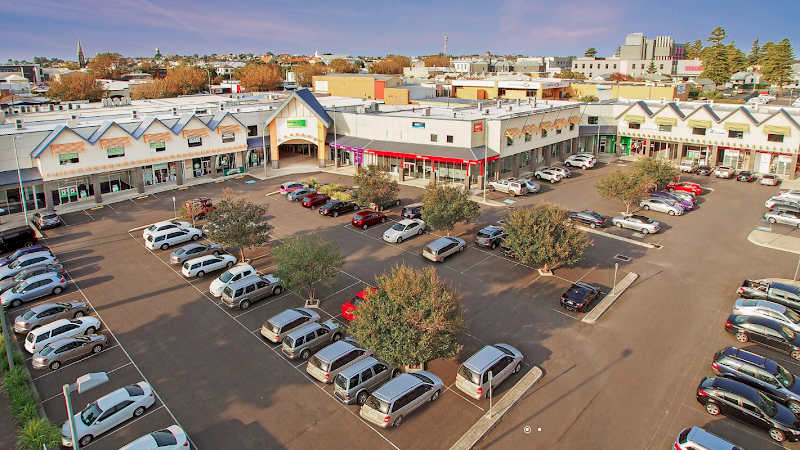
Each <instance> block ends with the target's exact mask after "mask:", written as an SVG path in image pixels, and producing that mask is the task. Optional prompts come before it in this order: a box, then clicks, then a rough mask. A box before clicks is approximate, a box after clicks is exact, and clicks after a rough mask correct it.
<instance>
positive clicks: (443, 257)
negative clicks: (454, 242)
mask: <svg viewBox="0 0 800 450" xmlns="http://www.w3.org/2000/svg"><path fill="white" fill-rule="evenodd" d="M445 258H447V256H442V259H440V260H439V262H440V263H443V262H444V260H445Z"/></svg>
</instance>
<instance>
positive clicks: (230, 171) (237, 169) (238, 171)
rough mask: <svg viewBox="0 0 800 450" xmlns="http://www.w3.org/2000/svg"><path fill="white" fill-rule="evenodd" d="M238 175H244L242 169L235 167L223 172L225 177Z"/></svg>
mask: <svg viewBox="0 0 800 450" xmlns="http://www.w3.org/2000/svg"><path fill="white" fill-rule="evenodd" d="M237 173H243V172H242V168H241V167H234V168H232V169H225V170H224V171H223V172H222V174H223V175H235V174H237Z"/></svg>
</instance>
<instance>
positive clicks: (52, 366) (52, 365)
mask: <svg viewBox="0 0 800 450" xmlns="http://www.w3.org/2000/svg"><path fill="white" fill-rule="evenodd" d="M60 367H61V362H60V361H53V362H51V363H50V370H58V369H59V368H60Z"/></svg>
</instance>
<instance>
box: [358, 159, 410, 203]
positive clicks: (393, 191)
mask: <svg viewBox="0 0 800 450" xmlns="http://www.w3.org/2000/svg"><path fill="white" fill-rule="evenodd" d="M353 184H355V185H356V186H358V187H357V188H355V189H353V194H352V200H353V201H354V202H356V204H358V205H362V206H369V205H371V204H373V203H374V204H376V205H378V209H380V210H383V208H384V207H386V206H388V205H391V204H393V203H394V202H395V201H397V197H398V194H399V193H400V185H399V184H398V183H397V181H395V180H393V179H392V178H391V177H390V176H389V174H388V173H386V172H384V171H383V169H381V167H380V166H377V165H375V164H370V165H369V166H367V167H366V168H364V167H361V166H358V167H357V169H356V173H355V175H353Z"/></svg>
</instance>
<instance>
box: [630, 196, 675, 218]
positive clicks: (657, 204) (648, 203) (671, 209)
mask: <svg viewBox="0 0 800 450" xmlns="http://www.w3.org/2000/svg"><path fill="white" fill-rule="evenodd" d="M639 206H640V207H641V208H642V209H644V210H645V211H647V210H649V209H652V210H653V211H659V212H663V213H667V214H669V215H670V216H680V215H682V214H683V207H681V206H680V205H678V204H675V203H672V202H671V201H669V200H667V199H664V198H658V197H654V198H647V199H644V200H642V201H641V202H639Z"/></svg>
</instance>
